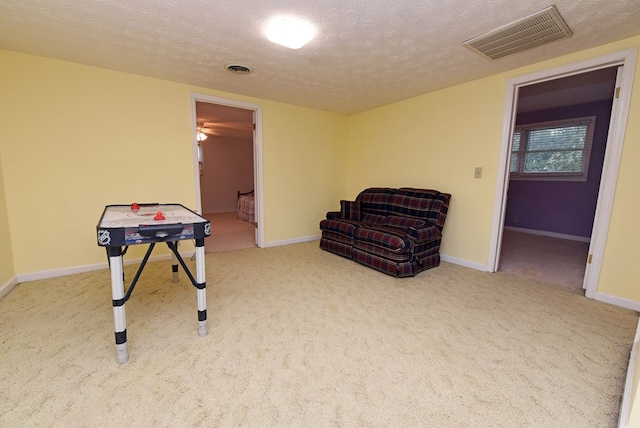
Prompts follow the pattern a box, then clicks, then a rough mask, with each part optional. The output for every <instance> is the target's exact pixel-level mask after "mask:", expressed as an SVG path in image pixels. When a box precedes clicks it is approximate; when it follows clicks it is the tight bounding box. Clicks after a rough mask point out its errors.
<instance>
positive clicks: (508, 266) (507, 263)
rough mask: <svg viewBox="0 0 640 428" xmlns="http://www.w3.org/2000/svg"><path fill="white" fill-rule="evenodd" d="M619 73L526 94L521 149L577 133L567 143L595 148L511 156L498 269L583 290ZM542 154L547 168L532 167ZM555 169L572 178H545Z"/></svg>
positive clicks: (550, 84)
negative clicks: (579, 155) (529, 160)
mask: <svg viewBox="0 0 640 428" xmlns="http://www.w3.org/2000/svg"><path fill="white" fill-rule="evenodd" d="M617 71H618V67H615V66H614V67H607V68H602V69H598V70H593V71H588V72H585V73H581V74H577V75H573V76H568V77H563V78H558V79H554V80H549V81H546V82H542V83H537V84H534V85H528V86H523V87H521V88H520V89H519V91H518V98H517V107H516V118H515V130H516V135H517V136H518V137H522V138H518V140H517V142H518V146H519V147H520V150H525V149H526V143H525V141H524V140H527V141H528V138H525V135H526V136H528V135H531V136H532V138H533V140H534V141H533V142H532V147H534V146H535V147H536V150H538V149H540V148H539V147H538V146H541V145H542V144H543V143H542V141H539V140H536V136H544V141H545V142H549V143H551V144H556V143H553V141H552V140H553V139H554V138H561V137H559V136H558V135H559V133H560V132H563V131H567V132H570V133H571V137H567V140H566V144H567V145H568V144H571V145H573V144H576V146H577V145H579V143H582V145H583V146H584V147H586V148H587V149H588V150H586V149H585V150H584V151H583V152H580V151H556V152H552V151H549V152H544V151H541V152H530V155H527V156H528V157H525V156H521V154H519V153H515V154H513V155H512V162H511V166H510V175H511V177H510V179H509V186H508V189H507V200H506V208H505V220H504V229H503V238H502V246H501V254H500V265H499V268H498V270H500V271H505V272H510V273H513V274H516V275H519V276H523V277H527V278H533V279H538V280H542V281H544V282H548V283H552V284H556V285H562V286H565V287H568V288H572V289H576V290H582V286H583V281H584V271H585V265H586V261H587V256H588V249H589V242H590V240H591V231H592V227H593V220H594V217H595V210H596V203H597V199H598V189H599V187H600V181H601V180H600V179H601V175H602V167H603V163H604V155H605V149H606V143H607V131H608V128H609V123H610V119H611V109H612V103H613V96H614V90H615V83H616V77H617ZM587 131H590V132H589V133H588V135H586V134H587ZM583 132H584V134H583ZM521 134H522V135H521ZM556 134H558V135H556ZM554 135H555V136H554ZM545 144H546V143H545ZM563 145H564V144H563ZM514 150H515V148H514ZM577 153H582V158H584V159H585V161H584V162H578V161H577V157H574V156H575V155H576V154H577ZM542 156H544V161H543V162H542V163H541V165H536V164H535V162H525V160H526V159H529V158H530V159H531V160H533V161H538V160H541V159H538V157H542ZM569 159H571V160H572V162H568V160H569ZM518 161H521V164H518ZM529 163H531V164H532V165H531V166H527V165H528V164H529ZM528 168H530V169H535V170H536V171H537V172H534V173H527V172H526V170H527V169H528ZM555 169H558V170H565V169H566V170H571V172H558V173H552V172H543V171H546V170H555ZM521 170H522V171H521ZM583 171H584V172H583Z"/></svg>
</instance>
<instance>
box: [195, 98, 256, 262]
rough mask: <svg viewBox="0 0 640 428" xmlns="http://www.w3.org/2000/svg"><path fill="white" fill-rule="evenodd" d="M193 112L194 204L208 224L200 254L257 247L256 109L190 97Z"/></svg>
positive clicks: (210, 99) (250, 106)
mask: <svg viewBox="0 0 640 428" xmlns="http://www.w3.org/2000/svg"><path fill="white" fill-rule="evenodd" d="M192 112H193V131H194V146H193V150H194V177H195V184H196V190H197V192H196V197H197V203H196V205H197V209H198V211H199V212H201V213H202V215H203V216H204V217H206V218H208V219H209V220H211V224H212V236H211V239H209V240H207V242H206V243H205V252H216V251H228V250H236V249H242V248H250V247H255V246H258V247H260V246H262V245H263V244H262V243H263V236H264V235H263V233H262V227H261V225H262V174H261V171H262V168H261V165H262V160H261V139H260V138H259V136H260V133H259V130H260V129H261V127H260V123H259V120H260V118H261V114H260V106H257V105H253V104H249V103H243V102H238V101H235V100H228V99H222V98H218V97H211V96H206V95H201V94H193V95H192ZM240 207H241V209H240Z"/></svg>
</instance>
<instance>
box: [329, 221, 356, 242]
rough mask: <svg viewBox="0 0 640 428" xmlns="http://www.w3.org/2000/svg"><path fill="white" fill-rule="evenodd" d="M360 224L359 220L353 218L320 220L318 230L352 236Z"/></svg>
mask: <svg viewBox="0 0 640 428" xmlns="http://www.w3.org/2000/svg"><path fill="white" fill-rule="evenodd" d="M360 225H361V223H360V222H358V221H353V220H322V221H321V222H320V230H322V231H323V232H331V233H336V234H339V235H344V236H348V237H349V238H352V237H353V234H354V232H355V231H356V230H357V229H358V227H359V226H360Z"/></svg>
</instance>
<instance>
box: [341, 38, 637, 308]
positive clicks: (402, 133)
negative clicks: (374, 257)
mask: <svg viewBox="0 0 640 428" xmlns="http://www.w3.org/2000/svg"><path fill="white" fill-rule="evenodd" d="M638 45H640V37H634V38H631V39H627V40H624V41H621V42H618V43H613V44H610V45H606V46H601V47H599V48H596V49H591V50H589V51H584V52H580V53H577V54H573V55H568V56H565V57H561V58H558V59H555V60H553V61H547V62H544V63H539V64H535V65H533V66H530V67H524V68H520V69H517V70H513V71H510V72H508V73H502V74H498V75H494V76H491V77H488V78H484V79H480V80H476V81H473V82H470V83H466V84H463V85H459V86H455V87H451V88H447V89H444V90H441V91H437V92H433V93H429V94H426V95H422V96H419V97H415V98H412V99H409V100H406V101H403V102H399V103H396V104H393V105H389V106H385V107H382V108H378V109H375V110H371V111H367V112H364V113H361V114H358V115H354V116H352V117H350V126H351V129H350V141H349V162H348V189H347V193H348V196H349V197H350V198H353V197H355V195H356V194H357V193H358V192H359V191H360V190H362V189H363V188H365V187H368V186H377V185H384V186H399V185H403V186H419V187H430V188H435V189H438V190H441V191H445V192H448V193H451V194H452V195H453V196H452V200H451V206H450V210H449V215H448V217H447V223H446V225H445V229H444V238H443V243H442V253H443V254H446V255H448V256H451V257H455V258H458V259H462V260H465V261H467V262H471V263H475V264H479V265H486V264H487V261H488V248H489V244H490V232H491V219H492V215H493V207H494V201H495V191H496V190H495V189H496V179H497V171H498V167H499V162H498V161H499V150H500V144H501V132H502V126H503V113H504V99H505V91H506V87H507V80H509V79H511V78H515V77H518V76H522V75H526V74H529V73H532V72H535V71H540V70H545V69H549V68H553V67H557V66H560V65H563V64H567V63H573V62H577V61H581V60H585V59H589V58H593V57H597V56H599V55H604V54H607V53H612V52H616V51H619V50H623V49H628V48H632V47H638ZM639 115H640V70H639V71H638V72H637V73H636V74H635V82H634V90H633V93H632V98H631V106H630V110H629V121H628V124H627V132H626V136H625V140H624V151H623V157H622V164H621V166H620V174H619V178H618V180H619V181H618V186H617V190H616V195H615V204H614V209H613V216H612V219H611V226H610V229H609V236H608V239H607V244H606V255H605V257H604V260H603V267H602V272H601V276H600V281H599V284H598V291H599V292H604V293H607V294H611V295H614V296H617V297H621V298H625V299H629V300H633V301H636V302H640V287H638V284H640V272H639V271H638V269H637V268H636V267H635V266H637V261H636V260H635V255H636V253H637V252H636V251H635V246H636V245H637V244H636V243H637V242H640V228H638V227H637V215H638V212H640V194H639V193H638V191H637V187H638V184H639V183H640V169H638V168H637V160H638V159H640V144H639V142H640V122H638V121H637V120H635V119H634V118H637V117H638V116H639ZM474 167H482V168H483V177H482V178H481V179H475V178H473V173H474Z"/></svg>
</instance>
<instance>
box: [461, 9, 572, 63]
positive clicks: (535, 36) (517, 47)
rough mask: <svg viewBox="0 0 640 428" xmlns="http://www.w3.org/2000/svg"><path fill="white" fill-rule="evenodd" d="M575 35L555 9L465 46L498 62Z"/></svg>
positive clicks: (526, 18)
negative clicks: (506, 57) (515, 54)
mask: <svg viewBox="0 0 640 428" xmlns="http://www.w3.org/2000/svg"><path fill="white" fill-rule="evenodd" d="M572 35H573V33H572V32H571V29H570V28H569V26H568V25H567V23H566V22H564V19H562V16H560V13H559V12H558V9H556V7H555V6H554V5H552V6H549V7H547V8H545V9H542V10H541V11H539V12H536V13H534V14H532V15H529V16H527V17H525V18H522V19H520V20H518V21H515V22H512V23H511V24H507V25H505V26H503V27H500V28H498V29H496V30H493V31H489V32H488V33H485V34H482V35H480V36H477V37H474V38H473V39H469V40H467V41H466V42H463V43H462V44H463V46H466V47H467V48H469V49H471V50H472V51H474V52H476V53H478V54H480V55H482V56H484V57H485V58H488V59H490V60H496V59H499V58H503V57H505V56H508V55H512V54H514V53H518V52H522V51H525V50H528V49H532V48H535V47H538V46H542V45H546V44H547V43H551V42H555V41H557V40H562V39H567V38H569V37H571V36H572Z"/></svg>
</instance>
